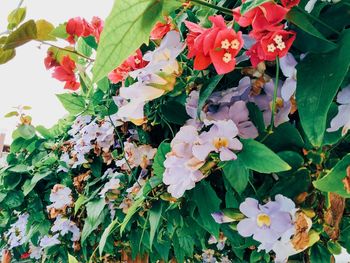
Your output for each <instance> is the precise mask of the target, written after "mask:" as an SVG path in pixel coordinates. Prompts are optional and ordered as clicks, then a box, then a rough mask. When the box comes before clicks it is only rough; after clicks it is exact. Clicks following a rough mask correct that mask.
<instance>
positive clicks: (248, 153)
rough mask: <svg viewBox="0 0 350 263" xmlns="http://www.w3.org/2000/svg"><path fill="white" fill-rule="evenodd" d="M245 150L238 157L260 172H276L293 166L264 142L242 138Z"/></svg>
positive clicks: (250, 167)
mask: <svg viewBox="0 0 350 263" xmlns="http://www.w3.org/2000/svg"><path fill="white" fill-rule="evenodd" d="M242 143H243V150H242V151H241V152H240V153H239V154H238V158H239V159H240V160H241V161H242V162H243V163H244V165H245V166H246V167H247V168H249V169H251V170H254V171H257V172H259V173H276V172H283V171H287V170H290V169H291V167H290V166H289V165H288V164H287V163H286V162H285V161H283V160H282V159H281V158H280V157H279V156H278V155H277V154H275V153H274V152H273V151H271V150H270V149H269V148H267V147H266V146H265V145H264V144H262V143H260V142H258V141H255V140H252V139H247V140H242Z"/></svg>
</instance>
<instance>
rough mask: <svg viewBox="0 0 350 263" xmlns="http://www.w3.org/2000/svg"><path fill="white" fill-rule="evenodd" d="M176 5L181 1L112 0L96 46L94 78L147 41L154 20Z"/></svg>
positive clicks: (97, 79)
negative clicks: (110, 9) (111, 7)
mask: <svg viewBox="0 0 350 263" xmlns="http://www.w3.org/2000/svg"><path fill="white" fill-rule="evenodd" d="M178 5H181V2H180V1H175V0H128V1H115V4H114V6H113V9H112V12H111V13H110V15H109V16H108V17H107V19H106V23H105V27H104V30H103V32H102V35H101V39H100V43H99V47H98V50H97V56H96V61H95V65H94V68H93V73H94V82H97V81H99V80H100V79H102V78H103V77H105V76H106V75H107V74H108V73H109V72H111V71H112V70H113V69H114V68H116V67H117V66H119V65H120V64H121V63H122V62H123V61H124V60H125V59H127V58H128V57H129V56H130V55H131V54H133V52H135V50H136V49H138V48H139V47H140V46H141V45H142V44H144V43H146V44H147V43H148V41H149V34H150V32H151V30H152V28H153V26H154V24H155V23H156V22H157V21H159V20H162V19H163V15H164V14H166V13H168V12H170V11H172V10H174V9H175V8H176V7H177V6H178Z"/></svg>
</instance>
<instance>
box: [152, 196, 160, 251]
mask: <svg viewBox="0 0 350 263" xmlns="http://www.w3.org/2000/svg"><path fill="white" fill-rule="evenodd" d="M162 212H163V203H162V202H157V203H155V204H154V205H153V207H152V209H151V210H150V211H149V225H150V234H149V238H150V245H149V246H150V248H151V250H152V245H153V240H154V236H155V235H156V232H157V230H158V227H159V224H160V222H161V219H162Z"/></svg>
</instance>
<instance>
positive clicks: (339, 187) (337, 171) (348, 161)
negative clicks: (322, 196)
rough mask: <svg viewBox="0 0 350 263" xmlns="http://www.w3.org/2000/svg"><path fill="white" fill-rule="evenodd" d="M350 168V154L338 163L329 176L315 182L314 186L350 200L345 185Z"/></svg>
mask: <svg viewBox="0 0 350 263" xmlns="http://www.w3.org/2000/svg"><path fill="white" fill-rule="evenodd" d="M349 166H350V154H347V155H345V157H344V158H343V159H342V160H341V161H339V162H338V163H337V165H336V166H334V167H333V168H332V169H331V170H330V171H329V172H328V173H327V174H326V176H324V177H322V178H321V179H319V180H316V181H314V182H313V185H314V186H315V187H316V188H317V189H319V190H321V191H324V192H332V193H336V194H338V195H340V196H342V197H346V198H349V197H350V193H349V192H347V190H346V189H345V185H344V183H343V180H344V178H345V177H346V169H347V168H348V167H349Z"/></svg>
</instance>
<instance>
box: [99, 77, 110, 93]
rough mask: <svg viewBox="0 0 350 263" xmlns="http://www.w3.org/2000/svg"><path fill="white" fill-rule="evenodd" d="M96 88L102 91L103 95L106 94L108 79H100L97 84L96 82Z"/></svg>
mask: <svg viewBox="0 0 350 263" xmlns="http://www.w3.org/2000/svg"><path fill="white" fill-rule="evenodd" d="M97 87H98V88H99V89H100V90H102V91H103V92H104V93H107V92H108V90H109V81H108V78H107V77H105V78H102V79H101V80H100V81H99V82H97Z"/></svg>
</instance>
